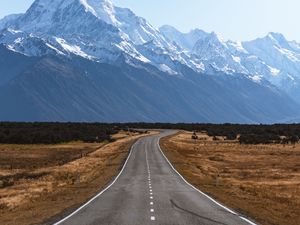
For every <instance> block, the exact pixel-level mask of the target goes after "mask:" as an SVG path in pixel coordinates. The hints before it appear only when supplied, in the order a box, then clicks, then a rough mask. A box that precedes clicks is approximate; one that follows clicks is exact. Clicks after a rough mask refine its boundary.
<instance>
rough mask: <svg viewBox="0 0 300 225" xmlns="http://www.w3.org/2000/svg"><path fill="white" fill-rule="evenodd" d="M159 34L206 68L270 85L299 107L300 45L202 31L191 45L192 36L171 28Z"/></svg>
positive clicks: (274, 37)
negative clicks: (224, 37) (226, 38)
mask: <svg viewBox="0 0 300 225" xmlns="http://www.w3.org/2000/svg"><path fill="white" fill-rule="evenodd" d="M160 30H161V31H162V33H163V34H164V35H165V37H166V38H168V39H169V40H171V41H174V42H176V43H178V44H179V45H180V46H181V47H183V48H185V49H188V50H189V51H190V52H192V54H193V56H194V57H196V58H200V60H201V61H203V63H204V65H206V67H207V68H209V65H211V66H212V67H213V68H214V69H215V70H217V71H223V72H224V73H226V74H234V73H242V74H244V75H245V76H248V77H249V78H251V79H253V80H254V81H256V82H262V81H263V80H265V81H268V82H270V83H271V84H272V85H274V86H276V87H277V88H279V89H280V90H282V91H284V92H286V93H287V94H288V95H289V96H290V97H291V98H293V99H294V100H295V101H297V102H298V103H300V91H299V90H300V80H299V77H300V76H299V74H300V63H299V62H300V61H299V60H300V44H299V43H297V42H295V41H287V40H286V38H285V37H284V36H283V35H282V34H278V33H269V34H268V35H267V36H266V37H264V38H258V39H256V40H253V41H249V42H236V41H230V40H229V41H224V40H222V39H221V38H220V37H219V36H218V35H217V34H215V33H211V34H209V33H205V32H203V31H201V32H200V35H199V36H198V40H197V41H196V42H190V40H191V39H190V37H189V36H190V35H191V33H192V32H191V33H188V34H184V33H181V32H179V31H178V30H176V29H175V28H172V27H170V26H163V27H162V28H161V29H160ZM186 43H192V44H191V45H187V44H186ZM190 46H193V47H192V48H191V47H190ZM206 71H207V70H206Z"/></svg>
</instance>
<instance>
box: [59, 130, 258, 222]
mask: <svg viewBox="0 0 300 225" xmlns="http://www.w3.org/2000/svg"><path fill="white" fill-rule="evenodd" d="M171 133H172V131H166V132H163V133H161V134H160V135H156V136H152V137H145V138H142V139H140V140H139V141H137V142H136V144H135V145H134V146H133V147H132V150H131V153H130V155H129V157H128V159H127V161H126V164H125V166H124V167H123V170H122V172H121V173H120V174H119V177H118V178H117V179H116V180H115V181H114V182H113V183H112V184H111V185H110V186H109V187H107V190H105V191H104V192H101V193H99V195H98V196H95V198H94V199H93V200H91V201H90V202H89V203H87V204H86V205H84V206H83V207H81V208H80V209H78V210H77V211H76V212H74V213H73V214H71V215H69V216H68V217H66V218H64V219H63V220H61V221H60V222H58V223H56V225H58V224H62V225H102V224H103V225H148V224H149V225H150V224H151V225H152V224H159V225H198V224H199V225H249V224H251V222H250V221H246V219H245V218H244V217H241V216H239V215H238V214H236V213H235V212H233V211H231V210H230V209H227V208H226V207H224V206H222V205H220V204H219V203H217V202H215V201H214V200H213V199H210V198H209V197H208V196H206V195H205V194H203V193H201V192H200V191H198V190H196V189H195V188H194V187H192V186H191V185H189V184H188V183H187V182H186V181H185V180H184V179H183V178H182V177H181V176H180V175H179V174H178V173H177V172H176V171H175V170H174V169H173V168H172V166H171V165H170V164H169V162H168V161H167V159H166V158H165V156H164V155H163V153H162V152H161V150H160V147H159V145H158V141H159V138H161V137H163V136H166V135H170V134H171ZM252 224H254V223H252Z"/></svg>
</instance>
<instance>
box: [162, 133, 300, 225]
mask: <svg viewBox="0 0 300 225" xmlns="http://www.w3.org/2000/svg"><path fill="white" fill-rule="evenodd" d="M191 135H192V134H191V133H188V132H181V133H179V134H177V135H174V136H172V137H167V138H164V139H162V141H161V144H162V148H163V150H164V151H165V153H166V155H167V156H168V158H169V159H170V161H171V162H172V163H173V164H174V165H175V167H176V169H177V170H178V171H179V172H180V173H181V174H183V175H184V176H185V177H186V178H187V180H188V181H189V182H191V183H192V184H194V185H195V186H197V187H198V188H199V189H201V190H202V191H204V192H206V193H208V194H210V195H211V196H213V197H214V198H216V199H218V200H219V201H221V202H223V203H224V204H226V205H228V206H229V207H232V208H234V209H235V210H237V211H239V212H241V213H244V214H246V215H249V216H250V217H251V218H253V219H255V220H257V221H258V222H260V223H261V224H264V225H299V224H300V145H296V147H295V148H294V147H293V146H285V147H284V146H283V145H275V144H274V145H240V144H239V143H237V142H236V141H224V140H221V141H215V142H214V141H212V139H211V138H209V137H207V136H206V135H205V134H202V138H203V140H197V141H194V140H191ZM204 139H207V140H204ZM221 139H222V138H221Z"/></svg>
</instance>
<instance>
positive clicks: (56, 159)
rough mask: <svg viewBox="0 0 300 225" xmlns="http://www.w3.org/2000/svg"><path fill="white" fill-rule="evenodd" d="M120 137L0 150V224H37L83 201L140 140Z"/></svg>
mask: <svg viewBox="0 0 300 225" xmlns="http://www.w3.org/2000/svg"><path fill="white" fill-rule="evenodd" d="M120 136H122V137H119V138H118V140H117V141H116V142H113V143H110V144H103V143H102V144H85V143H76V142H75V143H66V144H61V145H0V158H1V160H0V180H1V181H2V184H1V182H0V224H5V225H23V224H24V225H25V224H26V225H27V224H41V223H42V222H44V221H45V220H48V221H51V218H54V217H55V216H56V215H59V214H61V213H62V212H63V211H64V212H69V211H70V210H72V209H75V208H76V207H78V206H80V205H81V204H82V203H84V202H85V201H87V200H88V199H89V198H91V197H92V196H93V195H95V194H96V193H97V192H99V191H100V190H101V189H102V188H103V187H104V186H105V185H106V184H108V183H109V182H110V181H111V180H112V178H113V177H114V176H116V175H117V173H118V171H119V170H120V168H121V167H122V165H123V163H124V161H125V159H126V157H127V155H128V153H129V149H130V146H131V145H132V144H133V143H134V142H135V141H136V140H137V138H139V137H142V136H144V135H137V134H135V135H124V134H120ZM2 159H3V160H2ZM4 159H6V160H4ZM7 160H8V161H7ZM11 164H12V165H13V167H12V168H11V166H10V165H11ZM3 181H5V185H4V183H3ZM1 185H2V188H1Z"/></svg>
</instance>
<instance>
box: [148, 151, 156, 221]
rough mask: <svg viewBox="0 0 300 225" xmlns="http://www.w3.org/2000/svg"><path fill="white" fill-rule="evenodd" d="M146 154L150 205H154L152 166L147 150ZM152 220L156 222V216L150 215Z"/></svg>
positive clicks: (151, 210)
mask: <svg viewBox="0 0 300 225" xmlns="http://www.w3.org/2000/svg"><path fill="white" fill-rule="evenodd" d="M145 153H146V163H147V170H148V185H149V191H150V192H149V194H150V200H151V201H150V205H154V202H153V192H152V185H151V172H150V166H149V161H148V152H147V150H146V149H145ZM150 213H151V214H154V209H152V208H151V209H150ZM150 220H151V221H155V220H156V219H155V216H153V215H150Z"/></svg>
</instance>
